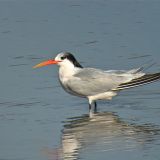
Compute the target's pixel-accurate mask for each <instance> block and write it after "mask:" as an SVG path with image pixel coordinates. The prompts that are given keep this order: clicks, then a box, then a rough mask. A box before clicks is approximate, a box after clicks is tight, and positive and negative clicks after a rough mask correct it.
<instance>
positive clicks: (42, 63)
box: [33, 59, 61, 68]
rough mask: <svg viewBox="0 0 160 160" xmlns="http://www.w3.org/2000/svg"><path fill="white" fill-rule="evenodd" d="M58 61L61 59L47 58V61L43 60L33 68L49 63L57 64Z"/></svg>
mask: <svg viewBox="0 0 160 160" xmlns="http://www.w3.org/2000/svg"><path fill="white" fill-rule="evenodd" d="M58 62H61V61H56V60H52V59H50V60H47V61H43V62H41V63H39V64H37V65H35V66H33V68H39V67H43V66H48V65H52V64H57V63H58Z"/></svg>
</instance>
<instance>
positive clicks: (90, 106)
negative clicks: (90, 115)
mask: <svg viewBox="0 0 160 160" xmlns="http://www.w3.org/2000/svg"><path fill="white" fill-rule="evenodd" d="M91 109H92V104H90V103H89V112H90V111H91Z"/></svg>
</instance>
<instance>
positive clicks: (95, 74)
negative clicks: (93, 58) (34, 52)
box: [33, 52, 160, 110]
mask: <svg viewBox="0 0 160 160" xmlns="http://www.w3.org/2000/svg"><path fill="white" fill-rule="evenodd" d="M52 64H57V65H59V81H60V84H61V86H62V87H63V89H64V90H65V91H67V92H68V93H70V94H72V95H75V96H79V97H83V98H87V99H88V101H89V110H91V107H92V104H93V103H94V106H95V110H96V108H97V104H96V100H111V99H112V97H114V96H116V95H117V93H118V92H119V91H121V90H124V89H128V88H133V87H137V86H141V85H144V84H148V83H151V82H154V81H157V80H160V72H159V73H152V74H146V73H144V72H142V70H143V68H138V69H132V70H128V71H126V70H108V71H105V70H101V69H96V68H83V67H82V66H81V65H80V63H79V62H78V61H77V60H76V59H75V57H74V56H73V55H72V54H71V53H69V52H62V53H59V54H58V55H57V56H56V57H55V59H50V60H47V61H44V62H41V63H39V64H37V65H35V66H34V67H33V68H38V67H42V66H47V65H52Z"/></svg>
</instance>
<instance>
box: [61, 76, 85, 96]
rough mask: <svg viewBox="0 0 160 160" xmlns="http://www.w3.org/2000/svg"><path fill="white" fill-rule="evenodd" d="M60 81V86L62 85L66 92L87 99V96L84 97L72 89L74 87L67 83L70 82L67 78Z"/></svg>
mask: <svg viewBox="0 0 160 160" xmlns="http://www.w3.org/2000/svg"><path fill="white" fill-rule="evenodd" d="M59 81H60V84H61V86H62V88H63V89H64V90H65V91H66V92H68V93H70V94H72V95H74V96H79V97H86V96H84V95H82V94H80V93H78V92H76V91H74V90H73V89H72V87H71V86H70V85H69V84H68V83H67V82H68V79H67V78H65V79H64V78H63V79H59Z"/></svg>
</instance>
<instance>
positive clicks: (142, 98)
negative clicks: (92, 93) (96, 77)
mask: <svg viewBox="0 0 160 160" xmlns="http://www.w3.org/2000/svg"><path fill="white" fill-rule="evenodd" d="M159 19H160V1H156V0H152V1H151V0H145V1H143V0H142V1H133V0H119V1H118V0H112V1H111V0H108V1H105V0H90V1H89V0H85V1H82V0H77V1H74V0H33V1H31V0H29V1H27V0H26V1H25V0H21V1H20V0H1V1H0V55H1V58H0V73H1V76H0V88H1V92H0V160H60V159H65V160H76V159H84V160H93V159H95V160H97V159H104V160H106V159H109V160H123V159H126V157H129V159H130V160H135V159H138V160H151V159H154V160H159V159H160V153H159V151H160V124H159V122H160V105H159V104H160V87H159V86H160V85H159V82H157V83H154V84H150V85H147V86H143V87H140V88H135V89H132V90H128V91H124V92H121V93H120V94H119V96H117V97H115V98H114V99H113V100H112V101H110V102H106V101H100V102H98V113H96V114H93V115H90V116H89V115H88V104H87V101H86V100H85V99H80V98H77V97H73V96H71V95H68V94H67V93H65V92H64V91H63V90H62V89H61V87H60V85H59V82H58V79H57V70H58V68H57V67H55V66H52V67H51V66H50V67H45V68H41V69H37V70H34V69H32V66H33V65H35V64H37V63H39V62H41V61H42V60H45V59H49V58H52V57H55V56H56V54H57V53H59V52H61V51H64V50H65V51H70V52H72V53H73V54H74V55H75V56H76V57H77V59H78V60H79V61H80V62H81V63H82V65H84V66H91V67H97V68H102V69H106V70H107V69H131V68H137V67H140V66H145V67H146V68H148V69H147V70H146V72H157V71H160V61H159V60H160V41H159V37H160V30H159V28H160V21H159ZM152 64H154V65H153V66H152V67H149V66H150V65H152Z"/></svg>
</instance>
